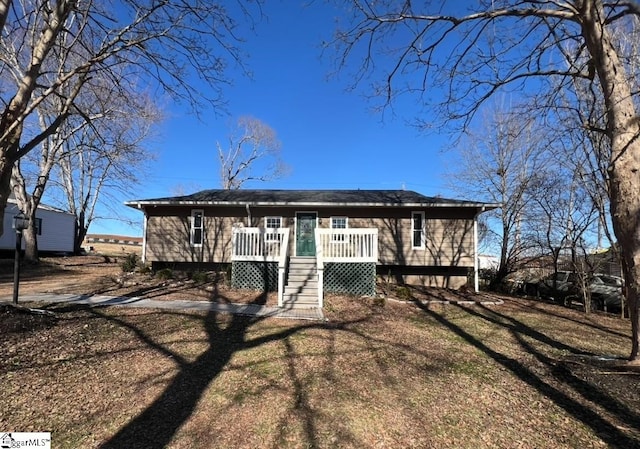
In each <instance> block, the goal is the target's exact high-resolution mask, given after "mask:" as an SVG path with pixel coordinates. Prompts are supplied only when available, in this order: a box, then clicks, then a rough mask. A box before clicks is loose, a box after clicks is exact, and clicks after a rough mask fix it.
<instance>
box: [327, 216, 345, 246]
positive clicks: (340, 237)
mask: <svg viewBox="0 0 640 449" xmlns="http://www.w3.org/2000/svg"><path fill="white" fill-rule="evenodd" d="M334 220H344V228H342V227H340V228H338V227H336V226H334V225H335V221H334ZM329 227H330V228H331V229H349V217H345V216H343V215H339V216H335V217H329ZM331 241H332V242H334V243H344V242H345V241H346V240H345V236H344V234H331Z"/></svg>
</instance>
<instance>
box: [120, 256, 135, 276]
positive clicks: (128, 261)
mask: <svg viewBox="0 0 640 449" xmlns="http://www.w3.org/2000/svg"><path fill="white" fill-rule="evenodd" d="M137 266H138V255H137V254H135V253H131V254H127V257H125V259H124V261H123V262H122V263H121V264H120V268H121V269H122V272H123V273H131V272H132V271H135V270H136V267H137Z"/></svg>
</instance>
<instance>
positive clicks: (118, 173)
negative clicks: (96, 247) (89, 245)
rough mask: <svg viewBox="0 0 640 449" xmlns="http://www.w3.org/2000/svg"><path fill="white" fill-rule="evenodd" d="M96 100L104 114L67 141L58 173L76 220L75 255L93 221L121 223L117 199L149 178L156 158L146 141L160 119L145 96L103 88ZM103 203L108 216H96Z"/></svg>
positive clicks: (59, 184) (67, 206)
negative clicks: (150, 164)
mask: <svg viewBox="0 0 640 449" xmlns="http://www.w3.org/2000/svg"><path fill="white" fill-rule="evenodd" d="M96 97H97V98H99V99H100V104H101V107H100V113H99V114H97V116H96V117H95V118H93V119H92V120H91V121H90V122H89V126H84V127H82V128H81V129H80V130H79V131H78V132H75V133H73V135H72V136H71V138H70V139H67V140H66V141H65V144H64V145H65V148H66V149H67V150H66V151H65V152H64V153H62V154H61V155H60V158H59V159H58V163H57V170H56V171H55V173H54V181H55V183H56V187H58V189H59V190H61V191H62V196H63V198H64V199H63V200H62V203H63V208H64V209H65V210H67V211H69V212H71V213H73V214H74V215H75V216H76V235H75V246H74V250H75V251H76V253H77V252H79V251H80V249H81V245H82V242H83V240H84V238H85V236H86V234H87V231H88V229H89V226H90V225H91V223H92V222H93V221H94V220H96V219H106V218H109V219H112V220H114V219H115V220H118V219H119V214H118V212H117V210H116V207H114V205H116V204H120V203H121V200H120V199H119V197H118V195H119V194H123V193H124V194H127V193H129V192H131V188H132V187H133V186H135V185H137V184H139V183H140V180H141V179H144V173H145V170H146V168H147V164H148V162H150V161H151V160H153V159H154V155H153V154H152V153H151V152H150V151H149V150H148V149H147V147H146V144H147V140H148V139H149V137H150V136H151V135H152V133H153V128H154V126H155V125H156V124H157V123H158V121H159V120H160V117H161V114H160V112H159V111H158V110H157V108H156V106H155V105H154V104H153V102H152V101H151V100H150V99H149V98H148V97H147V96H146V95H138V97H136V98H131V97H129V98H122V97H120V96H119V94H118V92H117V91H113V90H111V89H109V87H108V86H104V89H103V90H102V91H101V93H100V94H99V95H98V96H96ZM98 205H101V206H102V209H103V210H106V211H107V215H108V217H105V216H99V215H97V206H98Z"/></svg>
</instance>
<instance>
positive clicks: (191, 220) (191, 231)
mask: <svg viewBox="0 0 640 449" xmlns="http://www.w3.org/2000/svg"><path fill="white" fill-rule="evenodd" d="M198 214H200V226H196V225H195V223H196V216H197V215H198ZM189 228H190V229H189V245H190V246H191V247H193V248H201V247H202V245H203V243H204V209H192V210H191V216H190V218H189ZM197 229H199V230H200V242H197V243H196V242H195V236H196V230H197Z"/></svg>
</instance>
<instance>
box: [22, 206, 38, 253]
mask: <svg viewBox="0 0 640 449" xmlns="http://www.w3.org/2000/svg"><path fill="white" fill-rule="evenodd" d="M31 220H33V217H32V218H31ZM22 238H23V240H24V260H25V262H29V263H37V262H38V260H39V256H38V236H37V233H36V227H35V225H32V224H31V221H29V227H27V229H25V230H24V231H23V232H22Z"/></svg>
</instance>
